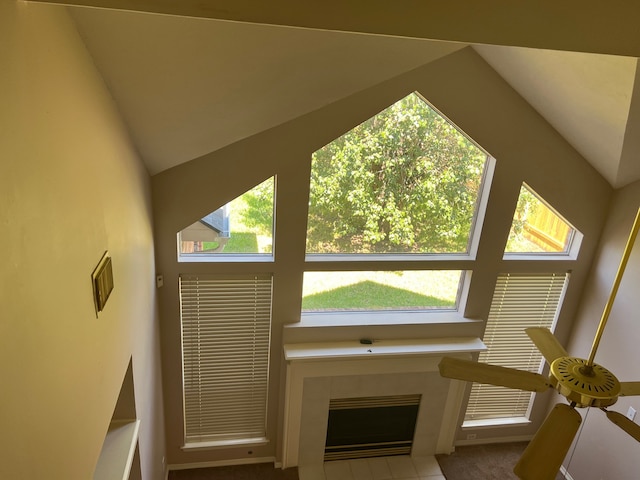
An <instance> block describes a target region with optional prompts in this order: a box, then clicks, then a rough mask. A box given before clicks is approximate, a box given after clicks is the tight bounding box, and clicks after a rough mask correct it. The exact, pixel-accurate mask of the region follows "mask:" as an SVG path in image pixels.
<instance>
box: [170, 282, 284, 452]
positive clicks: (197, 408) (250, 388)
mask: <svg viewBox="0 0 640 480" xmlns="http://www.w3.org/2000/svg"><path fill="white" fill-rule="evenodd" d="M271 291H272V278H271V275H246V276H226V277H223V276H215V275H181V276H180V312H181V321H182V362H183V391H184V394H183V395H184V417H185V442H186V443H190V442H201V441H207V440H219V441H224V440H240V439H247V438H258V437H265V436H266V407H267V389H268V381H269V345H270V334H271Z"/></svg>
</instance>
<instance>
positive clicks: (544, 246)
mask: <svg viewBox="0 0 640 480" xmlns="http://www.w3.org/2000/svg"><path fill="white" fill-rule="evenodd" d="M576 234H577V231H576V230H575V228H573V227H572V226H571V225H570V224H569V223H568V222H567V221H566V220H564V219H563V218H562V217H561V216H560V215H559V214H558V213H557V212H556V211H555V210H553V209H552V208H551V207H550V206H549V204H548V203H547V202H545V201H544V200H543V199H542V198H541V197H540V196H539V195H538V194H537V193H535V192H534V191H533V190H532V189H531V188H530V187H529V186H528V185H526V184H523V185H522V188H521V189H520V197H519V198H518V205H517V207H516V211H515V214H514V216H513V223H512V224H511V231H510V232H509V239H508V240H507V247H506V248H505V253H507V254H509V253H520V254H533V253H535V254H549V253H554V254H557V253H565V254H568V253H569V251H570V249H571V246H572V242H573V241H574V238H575V237H576V236H577V235H576Z"/></svg>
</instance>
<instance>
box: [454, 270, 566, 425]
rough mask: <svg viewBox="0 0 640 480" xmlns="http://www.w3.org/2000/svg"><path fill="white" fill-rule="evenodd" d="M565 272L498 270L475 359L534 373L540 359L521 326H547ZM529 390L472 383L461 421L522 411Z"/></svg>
mask: <svg viewBox="0 0 640 480" xmlns="http://www.w3.org/2000/svg"><path fill="white" fill-rule="evenodd" d="M568 277H569V274H567V273H542V274H530V275H527V274H502V275H500V276H499V277H498V282H497V284H496V288H495V291H494V293H493V300H492V302H491V310H490V312H489V318H488V320H487V328H486V330H485V334H484V339H483V340H484V343H485V344H486V345H487V347H488V350H487V351H485V352H482V353H481V354H480V358H479V361H480V362H484V363H491V364H494V365H500V366H502V367H511V368H517V369H519V370H526V371H530V372H536V373H539V372H540V371H541V370H542V366H543V363H542V362H543V360H542V355H541V354H540V352H539V351H538V349H537V348H536V347H535V346H534V345H533V343H532V342H531V340H530V339H529V337H528V336H527V334H526V333H525V331H524V330H525V328H528V327H545V328H549V329H552V330H553V328H554V327H555V322H556V320H557V318H558V314H559V312H560V307H561V306H562V300H563V298H564V291H565V288H566V284H567V281H568ZM533 398H534V394H533V393H531V392H527V391H522V390H514V389H509V388H505V387H499V386H494V385H485V384H479V383H474V384H473V386H472V387H471V397H470V399H469V404H468V407H467V413H466V416H465V426H471V425H473V424H474V423H475V424H481V423H485V424H486V423H502V422H504V421H505V420H506V421H507V422H508V421H509V420H517V419H520V420H523V419H525V418H526V417H528V412H529V408H530V404H531V402H532V400H533Z"/></svg>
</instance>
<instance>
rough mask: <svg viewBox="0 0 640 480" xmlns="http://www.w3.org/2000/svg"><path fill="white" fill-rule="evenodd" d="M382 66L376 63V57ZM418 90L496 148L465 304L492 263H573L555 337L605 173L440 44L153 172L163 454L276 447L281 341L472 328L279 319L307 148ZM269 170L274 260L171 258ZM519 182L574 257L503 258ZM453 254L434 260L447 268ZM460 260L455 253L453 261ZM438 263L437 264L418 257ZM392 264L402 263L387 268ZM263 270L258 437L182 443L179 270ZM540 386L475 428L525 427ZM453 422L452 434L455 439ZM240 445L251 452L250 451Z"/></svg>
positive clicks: (479, 313) (485, 283)
mask: <svg viewBox="0 0 640 480" xmlns="http://www.w3.org/2000/svg"><path fill="white" fill-rule="evenodd" d="M381 68H383V67H382V66H381ZM414 90H417V91H419V92H420V93H422V94H423V95H424V96H425V97H426V98H427V99H428V100H429V101H431V102H432V103H433V104H434V105H435V106H436V107H437V108H439V109H440V110H441V111H443V112H444V113H445V114H446V115H448V116H449V117H450V118H451V119H452V120H453V121H454V122H455V123H457V124H458V125H459V126H460V127H461V128H462V129H463V130H465V131H466V132H467V133H468V134H469V135H470V136H471V137H472V138H474V139H475V140H476V141H478V143H480V144H481V145H483V146H484V147H485V148H486V149H487V150H488V151H489V152H490V153H491V154H492V155H493V156H495V157H496V159H497V163H496V171H495V176H494V178H493V184H492V189H491V195H490V198H489V205H488V210H487V216H486V219H485V222H484V225H483V230H482V239H481V242H480V246H479V250H478V255H477V259H476V260H475V261H469V262H467V263H465V264H464V268H469V269H471V270H473V276H472V282H471V288H470V291H469V300H468V302H467V305H466V306H465V308H464V310H465V311H466V313H467V315H468V316H470V317H473V318H480V319H483V318H486V315H487V312H488V309H489V304H490V300H491V294H492V291H493V286H494V283H495V279H496V275H497V274H498V273H499V272H502V271H523V272H524V271H527V272H528V271H541V270H542V271H566V270H568V269H571V270H572V272H573V275H572V280H571V284H570V287H569V291H568V294H567V298H566V303H565V308H564V310H563V312H562V316H561V319H560V324H559V326H558V335H559V337H560V339H561V340H562V341H564V340H566V337H567V333H568V329H569V327H570V324H571V320H572V319H573V316H574V313H575V308H576V305H577V300H578V298H579V295H580V292H581V289H582V285H583V282H584V279H585V277H586V274H587V272H588V269H589V267H590V262H591V258H592V254H593V252H594V250H595V248H596V245H597V241H598V237H599V234H600V230H601V228H602V225H603V222H604V220H605V215H606V212H607V205H608V203H609V198H610V194H611V188H610V187H609V186H608V184H607V183H606V182H605V181H604V180H603V179H602V178H601V177H600V176H599V175H598V174H597V173H596V172H595V170H593V168H591V167H590V166H589V165H588V164H587V163H586V162H585V161H584V159H583V158H582V157H580V156H579V155H578V154H577V153H576V151H575V150H574V149H572V148H571V147H570V146H569V145H568V144H567V143H566V142H565V141H564V140H562V138H561V137H560V136H559V135H558V134H557V133H556V132H555V131H554V130H553V129H552V128H551V127H550V126H549V125H548V124H547V123H545V122H544V121H543V120H542V118H541V117H540V116H539V115H538V114H537V113H536V112H535V111H533V110H532V109H531V107H529V106H528V105H527V104H526V103H525V102H524V101H523V100H522V99H521V98H520V97H519V96H518V95H517V94H516V93H515V92H514V91H513V90H512V89H511V88H510V87H509V86H508V85H507V84H506V83H504V81H502V80H501V79H500V77H499V76H498V75H497V74H496V73H495V72H494V71H493V70H492V69H491V68H490V67H489V66H488V65H487V64H486V63H485V62H484V61H483V60H482V59H481V58H480V57H479V56H478V55H476V54H475V53H474V51H473V50H471V49H465V50H462V51H460V52H456V53H454V54H451V55H449V56H448V57H445V58H442V59H440V60H437V61H435V62H433V63H431V64H429V65H426V66H424V67H421V68H419V69H417V70H415V71H413V72H410V73H408V74H405V75H402V76H400V77H397V78H395V79H392V80H390V81H387V82H385V83H382V84H380V85H378V86H376V87H373V88H370V89H367V90H364V91H362V92H360V93H358V94H355V95H352V96H350V97H348V98H346V99H344V100H342V101H339V102H336V103H334V104H331V105H328V106H327V107H324V108H322V109H319V110H317V111H315V112H313V113H310V114H308V115H304V116H302V117H300V118H298V119H296V120H294V121H291V122H288V123H285V124H283V125H281V126H279V127H276V128H273V129H271V130H268V131H265V132H263V133H261V134H258V135H255V136H253V137H250V138H248V139H246V140H243V141H239V142H237V143H235V144H233V145H230V146H229V147H226V148H223V149H220V150H218V151H215V152H213V153H211V154H208V155H205V156H203V157H201V158H199V159H196V160H193V161H191V162H188V163H186V164H183V165H180V166H178V167H175V168H173V169H170V170H167V171H164V172H162V173H160V174H157V175H155V176H153V177H152V190H153V209H154V218H155V225H156V229H155V232H156V251H157V268H158V270H159V272H161V273H163V274H164V276H165V287H164V288H163V289H162V290H161V291H160V294H159V300H160V311H161V322H162V352H163V373H164V385H165V391H164V399H165V406H166V422H167V454H168V460H169V463H172V464H188V463H196V462H209V461H231V460H233V461H237V460H242V459H247V458H252V457H270V456H275V457H276V458H279V451H278V446H279V442H280V439H279V438H278V434H279V428H280V423H281V417H280V415H281V414H282V402H283V398H284V397H283V394H282V385H281V383H280V379H281V375H282V373H283V371H282V342H283V338H284V339H287V341H292V340H295V341H321V340H323V339H333V340H337V339H357V338H359V337H361V336H371V337H373V338H378V339H382V338H410V337H438V336H447V335H480V334H481V333H482V326H483V324H482V323H480V324H478V323H471V324H462V325H460V324H459V325H449V324H446V325H437V326H435V325H389V326H378V327H323V328H305V327H300V326H298V327H295V328H293V329H292V328H287V329H286V331H285V333H284V334H283V326H284V325H287V324H295V322H298V321H299V319H300V304H301V299H300V294H301V290H302V274H303V271H304V268H305V264H304V244H305V235H306V230H305V229H306V227H305V226H306V208H307V202H308V186H309V181H308V178H309V169H310V156H311V153H312V152H313V151H314V150H316V149H318V148H319V147H321V146H322V145H324V144H326V143H327V142H329V141H330V140H332V139H333V138H335V137H337V136H338V135H340V134H341V133H343V132H344V131H346V130H348V129H350V128H352V127H353V126H355V125H357V124H358V123H360V122H361V121H363V120H365V119H366V118H369V117H370V116H372V115H374V114H375V113H377V112H378V111H380V110H381V109H383V108H384V107H386V106H388V105H389V104H391V103H393V102H394V101H396V100H398V99H399V98H401V97H403V96H404V95H406V94H408V93H410V92H412V91H414ZM272 175H276V176H277V199H276V234H275V261H274V262H273V263H258V264H238V263H233V264H225V263H214V264H199V263H182V264H180V263H178V262H177V260H176V243H175V242H176V233H177V232H178V231H180V230H181V229H182V228H185V227H186V226H188V225H190V224H191V223H193V222H194V221H196V220H197V219H199V218H200V217H202V216H204V215H205V214H207V213H209V212H211V211H213V210H215V209H217V208H219V207H220V206H222V205H223V204H225V203H226V202H228V201H230V200H232V199H233V198H235V197H236V196H238V195H240V194H242V193H243V192H245V191H246V190H248V189H250V188H251V187H253V186H254V185H256V184H258V183H260V182H261V181H263V180H265V179H267V178H269V177H270V176H272ZM523 181H526V182H527V183H529V185H531V186H532V187H533V188H534V189H535V190H536V191H537V192H538V193H540V194H541V195H542V196H543V197H544V198H545V199H547V200H548V201H549V202H550V203H551V204H552V205H553V206H554V207H555V208H557V209H558V210H559V211H560V213H561V214H562V215H563V216H565V217H566V218H567V219H568V220H569V221H570V222H571V223H572V224H573V225H575V226H576V227H577V228H578V229H579V230H580V231H581V232H582V233H583V234H584V235H585V237H584V242H583V245H582V250H581V253H580V255H579V258H578V260H577V261H562V260H558V261H548V262H539V261H538V262H527V261H508V262H506V261H503V260H502V253H503V251H504V244H505V242H506V238H507V234H508V230H509V227H510V224H511V219H512V216H513V210H514V208H515V204H516V200H517V196H518V192H519V189H520V186H521V184H522V182H523ZM452 265H453V263H452V262H449V263H446V262H445V264H444V268H447V267H449V268H451V267H452ZM456 265H457V266H460V265H459V264H456ZM428 267H431V268H439V267H442V265H441V264H435V263H433V264H429V265H428ZM394 268H398V269H402V265H401V264H398V265H396V267H394ZM204 271H212V272H218V273H223V272H235V271H258V272H259V271H267V272H273V274H274V278H275V284H274V285H275V287H274V307H273V309H274V310H273V311H274V318H273V338H272V362H271V365H272V367H271V380H272V381H271V390H270V399H269V405H270V410H269V422H268V435H269V438H270V443H269V445H267V446H265V447H259V448H251V449H249V448H235V449H218V450H208V451H198V452H184V451H183V450H182V449H181V446H182V442H183V430H182V399H181V387H180V386H181V371H180V362H181V358H180V321H179V304H178V290H177V285H178V275H179V274H180V273H190V272H204ZM549 398H550V396H549V395H546V396H541V401H540V402H539V403H538V405H537V407H536V409H535V411H534V415H533V420H534V422H533V424H532V425H530V426H528V427H518V428H505V429H487V430H484V431H477V432H475V433H476V435H477V438H478V439H485V440H486V439H495V438H505V437H508V438H514V437H517V438H527V436H530V435H531V434H532V433H533V432H535V430H536V428H537V426H538V424H539V422H540V421H541V419H542V417H543V416H544V412H545V408H546V401H547V400H548V399H549ZM465 435H466V434H465V433H464V432H461V433H460V436H459V438H461V439H464V438H465ZM248 450H251V451H252V452H253V453H252V454H249V453H248Z"/></svg>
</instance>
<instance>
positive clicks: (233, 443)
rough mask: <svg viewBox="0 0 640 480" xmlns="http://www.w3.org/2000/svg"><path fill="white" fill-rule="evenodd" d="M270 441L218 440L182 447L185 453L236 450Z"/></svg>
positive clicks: (264, 439) (260, 439)
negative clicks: (225, 449) (223, 449)
mask: <svg viewBox="0 0 640 480" xmlns="http://www.w3.org/2000/svg"><path fill="white" fill-rule="evenodd" d="M268 443H269V439H268V438H266V437H261V438H245V439H242V440H217V441H209V442H189V443H186V444H185V445H183V446H182V450H184V451H193V450H212V449H221V448H234V447H258V446H261V445H267V444H268Z"/></svg>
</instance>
